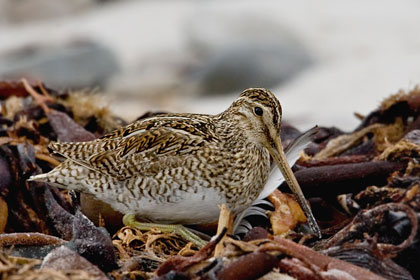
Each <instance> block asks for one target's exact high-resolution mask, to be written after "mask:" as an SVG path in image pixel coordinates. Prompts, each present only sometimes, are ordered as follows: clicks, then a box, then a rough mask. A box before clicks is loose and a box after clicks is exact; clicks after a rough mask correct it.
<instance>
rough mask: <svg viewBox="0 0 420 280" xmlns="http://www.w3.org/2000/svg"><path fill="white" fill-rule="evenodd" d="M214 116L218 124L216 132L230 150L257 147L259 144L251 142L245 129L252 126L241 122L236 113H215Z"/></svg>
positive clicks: (247, 129)
mask: <svg viewBox="0 0 420 280" xmlns="http://www.w3.org/2000/svg"><path fill="white" fill-rule="evenodd" d="M215 118H217V120H216V121H217V123H218V124H219V125H218V126H217V128H216V129H217V132H216V133H217V135H218V136H219V137H220V139H221V140H222V141H223V143H224V144H225V146H226V147H227V148H229V149H230V150H231V151H232V152H233V151H234V150H237V149H243V147H244V146H247V147H250V146H255V147H256V148H257V147H258V148H259V146H260V145H259V144H257V143H254V142H252V141H251V140H250V138H249V137H248V134H247V131H249V130H250V129H252V128H250V127H247V126H246V125H245V124H247V123H246V122H243V121H242V120H241V119H240V118H239V117H238V116H237V115H235V114H229V113H226V112H224V113H222V114H219V115H216V116H215ZM261 148H262V146H261Z"/></svg>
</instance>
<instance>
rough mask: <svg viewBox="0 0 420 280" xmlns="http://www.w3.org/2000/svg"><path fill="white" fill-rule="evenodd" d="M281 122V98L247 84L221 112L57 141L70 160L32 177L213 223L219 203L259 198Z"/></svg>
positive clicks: (238, 206)
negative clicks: (87, 139)
mask: <svg viewBox="0 0 420 280" xmlns="http://www.w3.org/2000/svg"><path fill="white" fill-rule="evenodd" d="M257 107H259V108H260V109H262V110H261V111H260V110H259V109H256V108H257ZM260 113H261V115H259V114H260ZM280 123H281V106H280V103H279V102H278V100H277V99H276V98H275V96H274V95H273V94H272V93H271V92H270V91H268V90H266V89H248V90H246V91H244V92H243V93H242V94H241V95H240V96H239V97H238V99H237V100H236V101H234V102H233V104H232V105H231V106H230V107H229V108H228V109H227V110H226V111H224V112H222V113H220V114H217V115H203V114H165V115H159V116H156V117H150V118H147V119H144V120H140V121H136V122H134V123H132V124H130V125H128V126H126V127H123V128H121V129H119V130H116V131H114V132H112V133H110V134H108V135H105V136H103V137H101V138H100V139H97V140H94V141H91V142H80V143H52V144H51V145H50V148H51V149H52V150H53V151H54V152H55V153H58V154H60V155H62V156H63V157H65V158H66V160H64V161H63V162H62V163H61V164H60V165H59V166H57V167H56V168H55V169H54V170H52V171H51V172H49V173H46V174H41V175H37V176H35V177H33V178H31V180H36V181H44V182H48V183H51V184H53V185H55V186H58V187H60V188H66V189H74V190H77V191H81V192H86V193H90V194H93V195H94V196H96V197H97V198H98V199H100V200H103V201H105V202H107V203H109V204H110V205H111V206H112V207H113V208H115V209H116V210H119V211H120V212H122V213H124V214H126V213H133V214H136V215H137V216H138V217H140V218H143V219H146V220H149V221H154V222H160V223H175V224H178V223H179V224H202V223H208V222H214V221H216V220H217V218H218V214H219V209H218V205H219V204H221V203H226V204H227V205H228V207H229V208H230V209H231V210H232V211H233V212H234V213H238V212H240V211H243V210H244V209H246V208H247V207H248V206H250V205H251V204H252V202H253V201H254V200H255V199H256V198H257V197H258V196H259V194H260V192H261V191H262V189H263V187H264V185H265V183H266V182H267V179H268V176H269V173H270V154H272V156H273V155H274V154H276V153H277V152H275V151H277V150H278V149H281V142H280V140H279V139H280V138H279V133H280ZM273 150H274V152H273ZM273 153H274V154H273ZM281 153H282V152H281ZM278 158H279V156H275V155H274V159H275V161H276V163H277V164H279V162H280V161H281V160H280V161H279V159H278ZM288 168H289V167H288ZM289 169H290V168H289ZM292 176H293V175H292ZM293 178H294V177H293ZM286 180H287V178H286ZM288 183H289V185H290V184H291V183H290V180H288ZM292 189H293V188H292ZM299 191H300V189H299ZM300 202H301V201H300ZM304 203H306V202H304ZM306 206H307V205H306ZM304 208H305V207H304ZM308 209H309V208H308ZM304 210H307V209H304Z"/></svg>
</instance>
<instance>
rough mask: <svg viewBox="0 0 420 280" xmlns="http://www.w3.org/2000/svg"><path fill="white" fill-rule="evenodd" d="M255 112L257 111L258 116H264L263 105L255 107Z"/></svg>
mask: <svg viewBox="0 0 420 280" xmlns="http://www.w3.org/2000/svg"><path fill="white" fill-rule="evenodd" d="M254 113H255V115H257V116H262V114H263V109H261V107H255V108H254Z"/></svg>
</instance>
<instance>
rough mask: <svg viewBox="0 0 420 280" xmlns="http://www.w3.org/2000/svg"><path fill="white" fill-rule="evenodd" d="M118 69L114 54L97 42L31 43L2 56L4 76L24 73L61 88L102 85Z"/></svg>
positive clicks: (0, 69) (16, 76) (0, 70)
mask: <svg viewBox="0 0 420 280" xmlns="http://www.w3.org/2000/svg"><path fill="white" fill-rule="evenodd" d="M118 69H119V66H118V62H117V59H116V57H115V55H114V54H113V53H112V52H111V51H110V50H109V49H108V48H107V47H105V46H103V45H100V44H98V43H95V42H86V41H85V42H82V41H74V42H72V43H69V44H67V45H64V46H61V45H55V46H30V47H26V48H21V49H18V50H16V51H13V52H11V53H3V54H1V55H0V78H1V79H19V78H21V77H23V76H25V77H29V78H31V79H37V80H41V81H43V82H45V83H46V84H47V85H49V86H51V87H55V88H58V89H61V88H71V89H77V88H86V87H90V88H93V87H97V86H101V85H103V84H104V83H105V82H106V80H107V79H108V78H109V77H111V76H112V75H113V74H114V73H116V72H117V71H118Z"/></svg>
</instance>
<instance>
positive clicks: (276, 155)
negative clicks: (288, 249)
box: [268, 137, 321, 238]
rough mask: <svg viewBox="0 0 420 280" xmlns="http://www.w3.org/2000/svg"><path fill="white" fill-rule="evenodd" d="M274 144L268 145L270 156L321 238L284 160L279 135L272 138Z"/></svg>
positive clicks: (284, 156) (310, 224)
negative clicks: (272, 145)
mask: <svg viewBox="0 0 420 280" xmlns="http://www.w3.org/2000/svg"><path fill="white" fill-rule="evenodd" d="M274 145H275V147H269V149H268V150H269V152H270V154H271V156H272V157H273V159H274V161H275V162H276V164H277V165H278V167H279V169H280V171H281V173H282V174H283V177H284V179H285V180H286V182H287V184H288V185H289V188H290V189H291V190H292V192H293V194H294V195H295V198H296V200H297V202H298V203H299V205H300V207H301V208H302V210H303V212H304V213H305V215H306V217H307V218H308V223H309V226H310V227H311V229H312V231H313V232H314V233H315V234H316V235H317V236H318V237H319V238H321V230H320V229H319V227H318V224H317V223H316V220H315V218H314V215H313V214H312V211H311V208H309V205H308V202H307V201H306V199H305V196H304V195H303V193H302V190H301V189H300V186H299V184H298V182H297V180H296V177H295V175H294V174H293V172H292V169H291V168H290V166H289V163H288V162H287V160H286V155H285V154H284V152H283V146H282V144H281V140H280V137H276V139H275V140H274Z"/></svg>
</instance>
